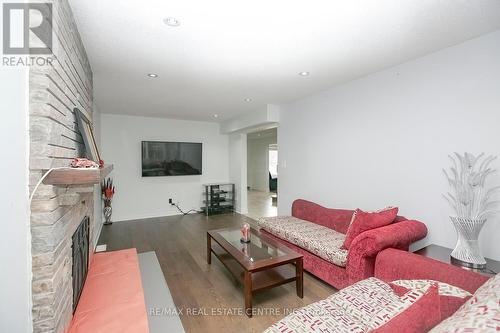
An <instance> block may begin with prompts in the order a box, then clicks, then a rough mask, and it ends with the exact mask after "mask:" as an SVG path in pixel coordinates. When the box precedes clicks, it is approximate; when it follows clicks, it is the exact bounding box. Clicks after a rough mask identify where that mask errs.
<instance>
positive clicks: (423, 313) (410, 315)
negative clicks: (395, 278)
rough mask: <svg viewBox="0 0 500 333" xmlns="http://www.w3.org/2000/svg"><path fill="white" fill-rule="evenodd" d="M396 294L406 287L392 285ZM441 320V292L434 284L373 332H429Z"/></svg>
mask: <svg viewBox="0 0 500 333" xmlns="http://www.w3.org/2000/svg"><path fill="white" fill-rule="evenodd" d="M391 287H393V289H394V290H397V291H396V294H400V293H401V292H403V291H404V289H405V288H404V287H400V286H395V285H391ZM440 321H441V315H440V310H439V294H438V287H437V285H432V286H431V287H430V288H429V289H428V290H427V292H426V293H425V294H424V295H423V296H422V297H421V298H420V299H419V300H417V301H416V302H415V303H413V304H412V305H410V307H409V308H407V309H406V310H404V311H403V312H401V313H400V314H398V315H397V316H396V317H394V318H392V319H391V320H390V321H389V322H387V323H385V324H384V325H382V326H380V327H379V328H377V329H375V330H373V331H372V332H373V333H393V332H398V333H422V332H427V331H428V330H430V329H431V328H433V327H434V326H436V325H437V324H438V323H439V322H440Z"/></svg>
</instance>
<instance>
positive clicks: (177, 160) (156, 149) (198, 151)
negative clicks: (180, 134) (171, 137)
mask: <svg viewBox="0 0 500 333" xmlns="http://www.w3.org/2000/svg"><path fill="white" fill-rule="evenodd" d="M201 167H202V144H201V143H194V142H159V141H142V176H143V177H161V176H187V175H201V172H202V168H201Z"/></svg>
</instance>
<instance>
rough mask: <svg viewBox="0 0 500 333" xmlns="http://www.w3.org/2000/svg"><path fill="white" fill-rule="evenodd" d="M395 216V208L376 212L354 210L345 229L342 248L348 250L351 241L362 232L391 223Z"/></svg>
mask: <svg viewBox="0 0 500 333" xmlns="http://www.w3.org/2000/svg"><path fill="white" fill-rule="evenodd" d="M397 216H398V208H397V207H388V208H385V209H382V210H379V211H376V212H364V211H362V210H361V209H356V211H355V212H354V214H353V216H352V221H351V223H350V225H349V228H348V229H347V233H346V237H345V241H344V248H346V249H349V247H350V246H351V243H352V241H353V240H354V239H355V238H356V237H357V236H358V235H360V234H362V233H363V232H365V231H368V230H371V229H376V228H380V227H384V226H386V225H389V224H391V223H393V222H394V220H395V219H396V217H397Z"/></svg>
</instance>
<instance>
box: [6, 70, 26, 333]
mask: <svg viewBox="0 0 500 333" xmlns="http://www.w3.org/2000/svg"><path fill="white" fill-rule="evenodd" d="M0 74H1V75H0V96H1V97H0V106H1V107H0V109H1V110H2V121H1V122H0V133H1V142H2V152H3V160H2V169H1V170H2V172H0V178H1V181H0V184H2V188H3V189H2V191H1V192H0V193H1V194H0V204H1V208H0V212H1V214H2V215H1V221H2V228H1V233H0V238H1V239H0V267H1V268H0V269H1V272H2V273H1V274H0V332H31V331H32V320H31V250H30V244H31V243H30V242H31V241H30V221H29V206H28V198H29V193H28V151H29V143H28V141H29V140H28V139H29V138H28V93H29V91H28V89H29V88H28V71H27V69H26V68H22V67H14V68H7V67H4V66H0Z"/></svg>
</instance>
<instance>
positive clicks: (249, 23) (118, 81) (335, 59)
mask: <svg viewBox="0 0 500 333" xmlns="http://www.w3.org/2000/svg"><path fill="white" fill-rule="evenodd" d="M70 4H71V7H72V9H73V12H74V15H75V18H76V21H77V25H78V28H79V31H80V33H81V35H82V39H83V42H84V44H85V47H86V49H87V52H88V55H89V57H90V61H91V64H92V68H93V71H94V86H95V88H94V89H95V98H96V101H97V104H98V106H99V107H100V109H101V112H103V113H119V114H132V115H145V116H159V117H174V118H183V119H196V120H212V121H215V120H217V121H219V120H224V119H228V118H231V117H234V116H237V115H239V114H242V113H245V112H249V111H251V110H252V109H256V108H259V107H262V106H264V105H265V104H267V103H275V104H281V103H286V102H288V101H292V100H295V99H298V98H300V97H303V96H306V95H309V94H311V93H313V92H316V91H318V90H322V89H325V88H328V87H330V86H332V85H335V84H339V83H342V82H346V81H349V80H352V79H355V78H357V77H360V76H363V75H366V74H368V73H372V72H376V71H379V70H381V69H383V68H386V67H389V66H393V65H396V64H399V63H402V62H405V61H407V60H410V59H413V58H416V57H419V56H422V55H424V54H427V53H430V52H433V51H435V50H439V49H442V48H445V47H448V46H451V45H454V44H457V43H460V42H463V41H465V40H467V39H470V38H473V37H476V36H479V35H482V34H485V33H487V32H490V31H493V30H497V29H500V0H468V1H466V0H377V1H373V0H343V1H340V0H336V1H335V0H330V1H305V0H304V1H291V0H273V1H270V0H253V1H241V0H210V1H207V0H203V1H202V0H200V1H191V0H169V1H165V0H141V1H139V0H115V1H112V0H70ZM165 17H175V18H177V19H178V20H179V21H180V22H181V25H180V26H178V27H169V26H167V25H165V24H164V23H163V22H162V20H163V19H164V18H165ZM301 71H309V72H310V73H311V74H310V76H307V77H301V76H299V75H298V72H301ZM147 73H157V74H158V75H159V77H158V78H156V79H151V78H148V77H147V76H146V74H147ZM245 98H251V99H252V101H251V102H245V101H244V99H245ZM213 114H218V115H219V117H218V118H217V119H215V118H214V117H213Z"/></svg>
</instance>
